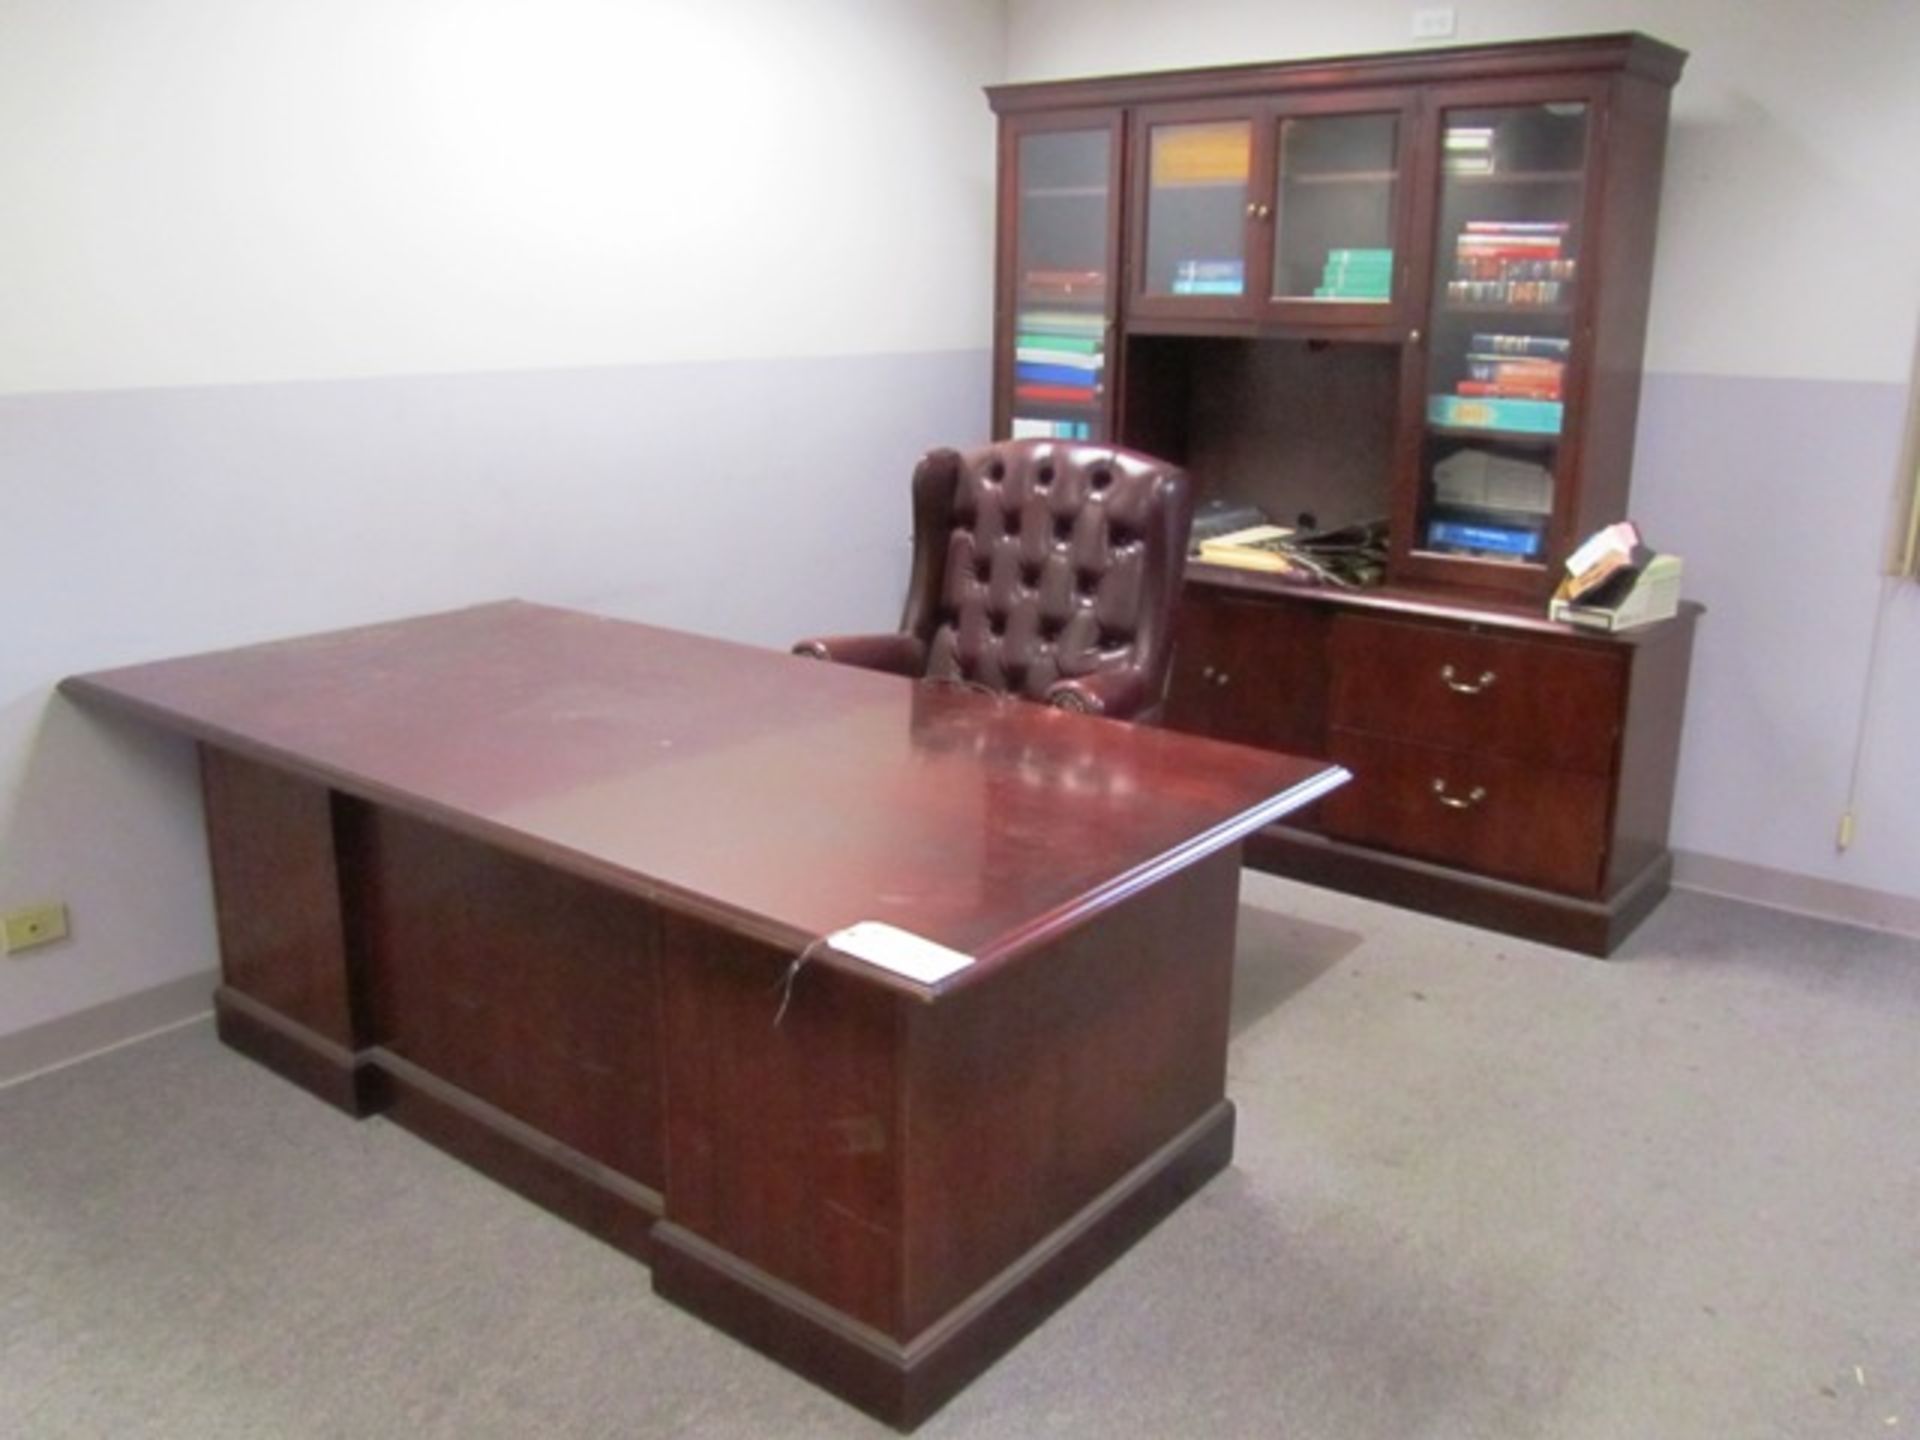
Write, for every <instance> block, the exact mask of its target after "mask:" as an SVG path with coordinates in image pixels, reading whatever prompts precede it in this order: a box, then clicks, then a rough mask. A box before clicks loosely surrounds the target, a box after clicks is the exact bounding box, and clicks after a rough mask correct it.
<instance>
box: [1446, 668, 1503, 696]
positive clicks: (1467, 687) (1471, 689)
mask: <svg viewBox="0 0 1920 1440" xmlns="http://www.w3.org/2000/svg"><path fill="white" fill-rule="evenodd" d="M1493 681H1494V674H1493V671H1491V670H1482V671H1481V672H1480V678H1479V679H1478V680H1462V679H1461V678H1460V672H1459V671H1457V670H1455V669H1454V668H1453V666H1451V665H1442V666H1441V667H1440V683H1441V684H1443V685H1445V686H1446V687H1447V689H1449V690H1451V691H1453V692H1454V694H1456V695H1478V694H1479V693H1480V692H1481V691H1482V690H1484V689H1486V688H1487V687H1488V686H1489V685H1491V684H1493Z"/></svg>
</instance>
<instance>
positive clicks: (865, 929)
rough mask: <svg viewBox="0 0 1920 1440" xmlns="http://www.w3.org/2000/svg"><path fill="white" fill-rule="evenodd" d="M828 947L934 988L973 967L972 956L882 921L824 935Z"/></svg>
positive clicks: (853, 926) (864, 923) (871, 921)
mask: <svg viewBox="0 0 1920 1440" xmlns="http://www.w3.org/2000/svg"><path fill="white" fill-rule="evenodd" d="M827 944H829V945H830V946H832V947H833V948H834V949H835V950H838V951H839V952H840V953H841V954H842V955H851V956H852V957H853V958H854V959H856V960H864V961H866V962H867V963H868V964H869V965H878V966H879V967H880V968H881V969H882V970H891V971H892V972H893V973H894V974H896V975H904V976H906V977H907V979H909V980H918V981H919V982H920V983H921V984H922V985H937V984H938V983H939V982H940V981H942V980H944V979H946V978H947V976H949V975H953V974H957V973H958V972H960V971H962V970H964V969H966V968H967V967H968V966H969V965H971V964H973V957H972V956H971V955H962V954H961V953H960V952H959V951H958V950H949V949H948V948H947V947H946V946H944V945H936V944H935V943H934V942H933V941H931V940H928V939H925V938H923V937H922V936H919V935H915V934H914V933H913V932H912V931H911V930H902V929H899V928H898V927H896V926H893V925H889V924H887V923H886V922H885V921H884V920H862V921H860V922H859V923H858V924H854V925H849V926H847V928H846V929H844V930H836V931H834V932H833V934H831V935H829V936H827Z"/></svg>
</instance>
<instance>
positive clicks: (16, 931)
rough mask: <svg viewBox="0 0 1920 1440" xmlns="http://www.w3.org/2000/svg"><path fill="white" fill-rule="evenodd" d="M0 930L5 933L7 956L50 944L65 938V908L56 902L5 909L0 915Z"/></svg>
mask: <svg viewBox="0 0 1920 1440" xmlns="http://www.w3.org/2000/svg"><path fill="white" fill-rule="evenodd" d="M0 929H4V932H5V934H6V941H7V947H6V949H7V954H9V955H13V954H17V953H18V952H19V951H22V950H31V949H32V948H33V947H34V946H36V945H50V944H52V943H53V942H54V941H55V940H64V939H66V938H67V907H66V906H64V905H61V904H57V903H56V904H53V905H29V906H27V907H26V908H25V909H22V910H9V911H7V913H6V914H5V915H0Z"/></svg>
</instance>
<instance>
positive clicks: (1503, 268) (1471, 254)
mask: <svg viewBox="0 0 1920 1440" xmlns="http://www.w3.org/2000/svg"><path fill="white" fill-rule="evenodd" d="M1571 228H1572V227H1571V226H1570V225H1569V224H1568V223H1567V222H1566V221H1564V220H1469V221H1467V223H1466V224H1465V225H1463V226H1462V227H1461V228H1460V234H1459V236H1458V238H1456V239H1455V241H1454V267H1453V279H1451V280H1449V281H1448V282H1447V299H1449V300H1451V301H1453V302H1454V303H1455V304H1457V305H1512V306H1516V307H1524V306H1532V305H1558V304H1559V303H1560V301H1561V299H1562V298H1563V296H1564V295H1565V287H1566V286H1568V285H1569V284H1571V282H1572V280H1573V276H1574V268H1575V262H1574V261H1573V260H1572V259H1571V258H1569V257H1568V256H1567V255H1566V254H1565V253H1564V251H1565V249H1566V243H1567V232H1568V230H1569V229H1571Z"/></svg>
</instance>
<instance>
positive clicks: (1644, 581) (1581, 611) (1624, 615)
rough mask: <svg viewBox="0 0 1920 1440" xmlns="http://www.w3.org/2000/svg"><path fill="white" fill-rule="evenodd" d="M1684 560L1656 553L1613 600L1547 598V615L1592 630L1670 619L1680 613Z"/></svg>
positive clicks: (1628, 627) (1616, 628) (1618, 628)
mask: <svg viewBox="0 0 1920 1440" xmlns="http://www.w3.org/2000/svg"><path fill="white" fill-rule="evenodd" d="M1681 568H1682V566H1681V561H1680V557H1679V556H1678V555H1654V556H1653V557H1652V558H1650V559H1649V560H1647V561H1646V563H1645V564H1643V565H1642V566H1641V567H1640V570H1639V572H1638V573H1637V574H1636V575H1634V576H1633V579H1632V582H1631V583H1630V584H1629V585H1627V586H1626V587H1625V590H1624V593H1623V594H1621V595H1620V596H1619V597H1618V598H1617V599H1616V600H1614V601H1613V602H1612V603H1611V604H1600V603H1596V602H1592V601H1581V600H1562V599H1560V598H1559V597H1557V596H1556V597H1555V598H1554V599H1552V600H1550V601H1548V602H1547V618H1548V619H1550V620H1559V621H1562V622H1564V623H1565V624H1568V625H1579V626H1581V627H1583V628H1585V629H1589V630H1608V631H1613V630H1631V629H1633V628H1634V627H1636V626H1639V625H1651V624H1653V623H1655V622H1656V621H1659V620H1670V619H1672V618H1673V617H1674V616H1675V615H1678V614H1679V613H1680V573H1681Z"/></svg>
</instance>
